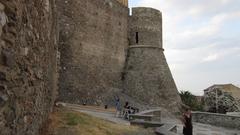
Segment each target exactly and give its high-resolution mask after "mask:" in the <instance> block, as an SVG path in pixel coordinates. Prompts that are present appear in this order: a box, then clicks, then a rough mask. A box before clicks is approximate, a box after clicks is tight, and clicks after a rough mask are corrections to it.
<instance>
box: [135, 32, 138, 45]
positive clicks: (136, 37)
mask: <svg viewBox="0 0 240 135" xmlns="http://www.w3.org/2000/svg"><path fill="white" fill-rule="evenodd" d="M135 39H136V44H138V32H136V35H135Z"/></svg>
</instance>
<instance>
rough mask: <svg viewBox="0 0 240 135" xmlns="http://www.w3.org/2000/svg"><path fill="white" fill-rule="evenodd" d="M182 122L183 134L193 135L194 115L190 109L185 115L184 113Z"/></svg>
mask: <svg viewBox="0 0 240 135" xmlns="http://www.w3.org/2000/svg"><path fill="white" fill-rule="evenodd" d="M182 122H183V134H184V135H192V134H193V126H192V113H191V110H190V109H189V108H187V109H186V111H185V113H183V118H182Z"/></svg>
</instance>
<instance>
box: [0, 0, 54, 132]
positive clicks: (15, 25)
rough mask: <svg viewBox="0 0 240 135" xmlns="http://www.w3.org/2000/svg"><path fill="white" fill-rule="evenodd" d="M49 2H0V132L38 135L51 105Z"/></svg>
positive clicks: (51, 9) (51, 23) (51, 22)
mask: <svg viewBox="0 0 240 135" xmlns="http://www.w3.org/2000/svg"><path fill="white" fill-rule="evenodd" d="M46 5H48V7H49V8H48V9H49V10H46V8H45V6H46ZM53 6H54V0H51V1H49V0H33V1H24V0H17V1H16V0H0V135H38V132H39V129H40V128H41V125H42V123H43V122H44V121H45V119H46V118H47V116H48V113H49V112H50V110H51V108H52V106H53V102H54V99H55V96H56V89H57V59H56V53H57V37H56V36H57V29H56V26H57V25H56V19H55V15H54V7H53ZM35 69H37V70H35Z"/></svg>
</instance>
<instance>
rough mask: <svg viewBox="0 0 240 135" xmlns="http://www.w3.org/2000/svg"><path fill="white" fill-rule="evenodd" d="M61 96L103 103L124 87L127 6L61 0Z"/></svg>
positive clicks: (103, 0)
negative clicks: (114, 91) (116, 89)
mask: <svg viewBox="0 0 240 135" xmlns="http://www.w3.org/2000/svg"><path fill="white" fill-rule="evenodd" d="M57 4H58V11H59V14H60V15H59V21H60V25H59V26H60V53H61V56H60V58H61V70H60V82H64V83H60V100H62V101H66V102H71V103H82V102H85V101H86V102H87V103H88V104H101V103H102V101H103V99H104V98H107V96H106V95H107V94H108V93H111V92H112V91H111V89H112V88H121V87H122V85H121V84H122V82H121V75H122V72H123V68H124V63H125V56H126V50H127V47H128V38H127V35H128V29H127V27H128V8H127V7H125V6H122V5H121V4H120V3H118V2H117V1H116V0H101V1H100V0H67V1H63V0H58V1H57Z"/></svg>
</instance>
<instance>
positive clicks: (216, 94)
mask: <svg viewBox="0 0 240 135" xmlns="http://www.w3.org/2000/svg"><path fill="white" fill-rule="evenodd" d="M215 96H216V100H215V101H216V113H218V93H217V89H215Z"/></svg>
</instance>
